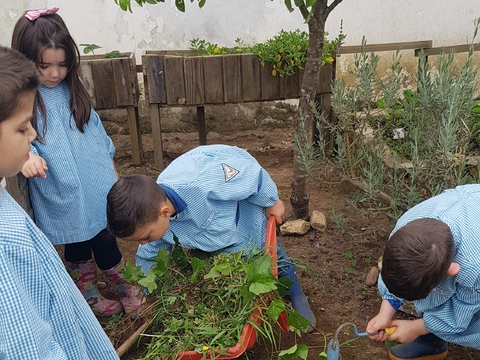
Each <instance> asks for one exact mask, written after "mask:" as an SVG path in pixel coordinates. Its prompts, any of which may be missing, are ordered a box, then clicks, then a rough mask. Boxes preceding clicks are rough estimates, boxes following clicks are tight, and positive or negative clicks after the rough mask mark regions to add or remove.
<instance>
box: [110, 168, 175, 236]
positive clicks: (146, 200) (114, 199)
mask: <svg viewBox="0 0 480 360" xmlns="http://www.w3.org/2000/svg"><path fill="white" fill-rule="evenodd" d="M166 200H167V196H166V195H165V191H164V190H163V189H162V187H161V186H160V185H158V184H157V183H156V182H155V180H153V179H152V178H150V177H149V176H147V175H128V176H123V177H121V178H120V179H119V180H118V181H117V182H116V183H115V184H114V185H113V186H112V188H111V189H110V191H109V192H108V195H107V229H108V230H109V231H110V232H111V233H112V235H114V236H116V237H119V238H123V237H127V236H131V235H133V234H134V232H135V230H136V229H137V227H139V226H144V225H147V224H149V223H152V222H154V221H156V220H157V219H158V215H159V213H158V211H159V209H160V206H161V204H162V203H163V202H165V201H166Z"/></svg>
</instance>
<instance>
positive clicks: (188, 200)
mask: <svg viewBox="0 0 480 360" xmlns="http://www.w3.org/2000/svg"><path fill="white" fill-rule="evenodd" d="M284 212H285V207H284V205H283V202H282V201H281V200H279V198H278V190H277V186H276V185H275V183H274V182H273V180H272V179H271V177H270V176H269V174H268V173H267V172H266V171H265V169H263V168H262V167H261V166H260V164H259V163H258V162H257V161H256V160H255V159H254V158H253V157H252V156H251V155H250V154H249V153H248V152H246V151H245V150H243V149H240V148H237V147H233V146H227V145H208V146H200V147H197V148H195V149H193V150H191V151H188V152H187V153H185V154H183V155H182V156H180V157H179V158H177V159H175V160H174V161H173V162H172V163H171V164H170V165H169V166H168V167H167V168H166V169H165V170H164V171H163V172H162V173H161V174H160V175H159V177H158V179H157V183H155V181H154V180H153V179H151V178H149V177H147V176H142V175H137V176H135V175H133V176H125V177H122V178H120V179H119V181H118V182H117V183H116V184H115V185H114V186H113V187H112V189H111V190H110V192H109V194H108V197H107V221H108V229H109V230H110V231H111V232H112V233H113V234H114V235H115V236H117V237H119V238H122V239H124V240H127V241H139V242H140V244H142V245H141V246H140V247H139V249H138V251H137V264H138V265H141V266H142V268H143V269H144V271H148V270H149V268H150V266H151V265H152V260H153V259H154V258H155V257H156V256H157V253H158V251H159V249H161V248H165V249H168V250H170V249H171V247H172V245H173V244H174V240H173V234H175V235H176V236H177V237H178V239H179V241H180V243H181V244H182V246H183V247H185V248H190V249H200V250H203V251H206V252H215V251H218V250H223V251H227V252H235V251H240V250H249V249H258V248H263V247H264V244H265V232H266V225H267V222H268V217H269V216H275V218H276V220H277V223H282V221H283V216H284ZM167 230H169V231H167ZM278 253H279V276H280V277H281V276H288V277H289V278H290V280H292V282H293V285H292V286H291V287H290V295H289V296H288V300H290V301H291V302H292V305H293V308H294V309H295V310H297V311H298V312H299V313H300V314H301V315H302V316H303V317H305V318H306V319H307V320H309V321H310V323H311V324H312V325H313V326H314V325H315V322H316V319H315V315H314V314H313V312H312V310H311V309H310V305H309V304H308V301H307V298H306V296H305V294H304V293H303V290H302V288H301V286H300V282H299V280H298V278H297V276H296V269H295V266H294V265H293V263H292V261H291V260H290V259H289V258H288V256H287V254H286V253H285V251H284V250H283V248H282V247H281V246H280V245H279V249H278Z"/></svg>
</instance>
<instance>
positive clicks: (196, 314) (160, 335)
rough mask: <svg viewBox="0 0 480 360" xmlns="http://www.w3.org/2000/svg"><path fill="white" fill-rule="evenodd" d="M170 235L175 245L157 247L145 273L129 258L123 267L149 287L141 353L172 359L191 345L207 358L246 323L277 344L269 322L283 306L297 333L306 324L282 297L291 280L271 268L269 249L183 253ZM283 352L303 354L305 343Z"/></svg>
mask: <svg viewBox="0 0 480 360" xmlns="http://www.w3.org/2000/svg"><path fill="white" fill-rule="evenodd" d="M174 239H175V241H176V244H177V245H176V246H175V247H174V249H173V251H172V253H171V254H170V252H169V251H167V250H165V249H161V250H160V251H159V252H158V255H157V257H156V258H155V260H154V265H152V266H151V268H150V271H149V272H148V273H146V274H143V272H142V270H141V268H140V267H139V266H133V265H132V264H131V263H130V262H129V261H127V263H126V269H125V270H124V272H123V274H124V279H125V280H126V281H128V282H130V283H138V284H140V285H142V286H143V287H145V288H146V289H147V291H148V292H149V298H150V300H149V302H151V303H152V308H151V311H152V326H151V331H150V333H149V334H148V335H146V336H149V337H151V339H152V340H151V341H150V343H149V344H148V346H147V352H146V354H145V356H144V357H143V358H142V359H144V360H150V359H157V358H158V356H160V357H161V358H163V357H171V358H173V359H174V358H176V356H177V354H178V353H180V352H184V351H193V350H195V351H196V352H199V353H201V354H203V356H204V358H205V359H207V358H210V356H213V353H225V351H226V350H227V349H228V348H230V347H232V346H234V345H235V344H237V343H238V342H239V340H240V337H241V334H242V331H243V328H244V326H245V325H246V324H251V325H252V326H254V328H255V329H257V331H258V334H259V335H260V336H262V337H263V338H264V339H266V340H267V341H269V342H271V343H272V345H273V346H274V347H276V346H277V343H276V336H275V330H274V327H273V325H274V324H275V323H276V322H277V321H278V318H279V316H280V314H281V313H282V312H286V314H287V323H288V324H289V325H290V327H291V329H293V330H294V331H295V332H297V333H298V334H300V330H298V329H305V328H307V326H308V325H309V322H308V321H307V320H306V319H304V318H303V317H302V316H301V315H300V314H298V313H297V312H296V311H294V310H293V309H290V308H288V307H286V305H285V303H284V302H283V300H282V296H283V295H285V294H286V289H287V288H288V287H289V286H290V285H291V281H290V280H289V279H288V278H287V277H282V278H280V279H277V278H276V277H275V276H274V275H273V274H272V262H271V256H270V255H264V254H263V253H262V252H259V251H258V252H250V253H249V254H243V253H242V252H238V253H231V254H205V253H202V252H200V251H190V252H189V253H188V254H187V253H186V252H185V251H184V250H183V249H182V247H181V246H180V244H179V242H178V239H177V238H176V237H175V236H174ZM171 262H172V263H173V264H170V263H171ZM258 319H260V320H261V321H257V320H258ZM287 352H289V354H300V355H298V356H300V357H302V355H301V354H303V353H304V347H303V346H297V348H296V349H289V350H287ZM295 356H297V355H295Z"/></svg>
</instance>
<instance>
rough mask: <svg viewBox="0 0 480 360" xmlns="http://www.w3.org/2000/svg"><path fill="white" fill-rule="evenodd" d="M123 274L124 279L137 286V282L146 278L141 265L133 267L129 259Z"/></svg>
mask: <svg viewBox="0 0 480 360" xmlns="http://www.w3.org/2000/svg"><path fill="white" fill-rule="evenodd" d="M121 273H122V274H123V279H124V280H125V281H127V282H128V283H130V284H135V283H136V282H137V281H139V280H140V279H143V278H144V277H145V275H144V274H143V270H142V267H141V266H140V265H139V266H133V264H132V262H131V261H130V259H127V261H126V262H125V269H123V270H122V271H121Z"/></svg>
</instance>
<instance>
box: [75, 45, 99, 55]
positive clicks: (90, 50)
mask: <svg viewBox="0 0 480 360" xmlns="http://www.w3.org/2000/svg"><path fill="white" fill-rule="evenodd" d="M78 46H83V47H84V48H83V53H84V54H89V53H92V54H93V55H95V50H97V49H101V48H102V47H101V46H99V45H97V44H78Z"/></svg>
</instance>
